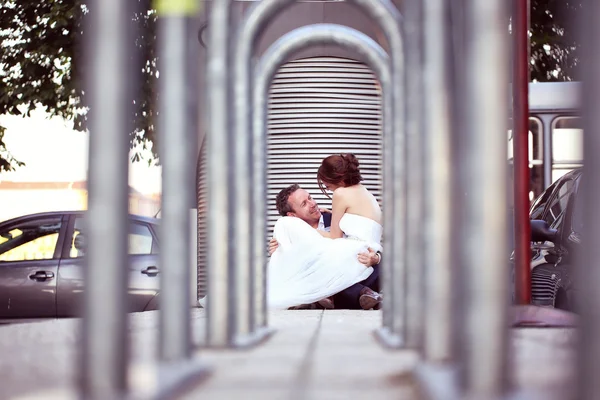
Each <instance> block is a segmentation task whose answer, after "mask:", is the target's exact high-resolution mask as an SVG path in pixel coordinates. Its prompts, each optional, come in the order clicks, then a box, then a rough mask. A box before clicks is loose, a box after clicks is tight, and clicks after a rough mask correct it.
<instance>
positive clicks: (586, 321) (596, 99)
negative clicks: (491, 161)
mask: <svg viewBox="0 0 600 400" xmlns="http://www.w3.org/2000/svg"><path fill="white" fill-rule="evenodd" d="M582 11H583V12H581V16H582V17H581V23H582V25H583V29H582V35H581V38H582V44H583V46H582V49H581V54H582V61H583V62H582V72H583V82H584V84H583V86H582V95H583V99H582V103H581V104H582V105H583V123H584V132H585V135H584V139H583V140H584V146H583V148H584V154H583V156H584V167H583V176H582V183H581V184H580V188H581V189H580V190H582V191H583V212H582V215H585V224H584V226H583V235H582V237H583V246H582V254H581V255H580V260H579V263H578V268H577V275H578V276H577V281H578V285H580V286H579V287H580V288H581V296H580V298H579V299H578V300H579V301H580V307H579V308H580V311H581V330H580V335H581V336H580V339H579V365H578V367H579V369H578V373H577V376H578V378H579V379H578V385H577V391H578V393H576V394H575V398H577V399H582V400H591V399H597V398H600V381H599V380H598V373H599V365H598V360H599V359H600V342H599V341H598V336H599V335H600V293H599V292H598V287H599V284H600V269H599V268H598V259H599V257H600V246H598V243H599V240H600V221H599V218H600V215H599V214H598V213H597V212H596V211H594V209H595V208H597V204H598V203H599V202H600V159H599V158H598V150H599V149H600V113H598V105H600V77H598V69H599V68H600V41H599V40H598V38H599V37H600V30H599V27H598V24H597V21H598V18H600V3H598V2H597V1H594V0H588V1H584V2H583V8H582ZM583 55H585V58H583Z"/></svg>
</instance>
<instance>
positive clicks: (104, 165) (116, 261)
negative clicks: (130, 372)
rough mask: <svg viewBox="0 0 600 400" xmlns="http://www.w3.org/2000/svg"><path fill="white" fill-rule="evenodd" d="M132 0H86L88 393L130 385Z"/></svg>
mask: <svg viewBox="0 0 600 400" xmlns="http://www.w3.org/2000/svg"><path fill="white" fill-rule="evenodd" d="M130 4H133V3H129V2H122V1H119V0H105V1H98V2H94V3H93V4H91V5H90V18H91V22H90V29H89V31H87V32H86V35H85V37H86V39H87V43H86V45H87V46H86V50H85V51H88V52H89V53H88V54H87V62H88V66H87V71H88V75H87V79H86V85H87V92H88V93H89V95H88V96H89V98H90V147H89V176H88V182H89V187H88V190H89V197H88V202H89V210H88V212H87V216H86V224H87V236H88V241H87V242H88V243H89V246H88V251H87V257H86V268H85V282H86V288H85V296H84V298H85V300H84V301H85V304H84V318H83V332H82V348H81V354H80V357H81V358H80V363H81V368H80V374H81V375H80V381H79V390H80V392H81V395H82V397H84V398H90V399H107V398H113V399H117V398H121V397H123V396H125V394H126V391H127V389H128V381H127V367H128V361H129V350H128V344H127V281H128V279H127V278H128V276H127V269H128V265H127V264H128V263H127V243H128V242H127V235H128V172H127V171H128V165H129V163H128V161H129V160H128V156H129V133H130V132H131V128H132V126H131V124H130V123H129V121H130V118H131V114H130V112H131V111H132V107H131V99H132V94H133V85H134V83H135V82H137V80H138V78H139V76H138V75H136V73H137V71H138V69H136V68H135V67H134V65H132V64H131V63H130V56H131V54H132V51H131V50H132V49H133V44H134V36H133V35H132V34H134V33H135V31H134V29H132V27H133V24H132V22H131V20H132V15H133V14H132V13H131V11H133V7H132V6H131V5H130Z"/></svg>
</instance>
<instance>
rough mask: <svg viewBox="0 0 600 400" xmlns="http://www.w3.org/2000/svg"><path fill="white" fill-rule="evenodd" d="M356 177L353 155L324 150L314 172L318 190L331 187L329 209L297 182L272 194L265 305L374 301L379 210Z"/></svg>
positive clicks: (374, 304)
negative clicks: (274, 196)
mask: <svg viewBox="0 0 600 400" xmlns="http://www.w3.org/2000/svg"><path fill="white" fill-rule="evenodd" d="M362 180H363V179H362V176H361V174H360V169H359V163H358V159H357V158H356V157H355V156H354V155H353V154H340V155H332V156H329V157H327V158H325V159H324V160H323V162H322V163H321V166H320V167H319V170H318V172H317V181H318V184H319V187H320V188H321V190H322V191H323V193H325V194H326V195H327V196H328V197H329V195H328V194H327V192H326V191H327V190H328V191H331V192H333V196H332V207H331V211H329V210H320V209H319V206H318V205H317V203H316V202H315V201H314V199H313V198H312V197H311V196H310V194H309V193H308V192H307V191H306V190H304V189H302V188H300V186H298V185H291V186H289V187H287V188H285V189H283V190H282V191H281V192H280V193H279V194H278V195H277V201H276V202H277V210H278V211H279V214H281V216H282V217H281V218H280V219H279V220H277V222H276V223H275V227H274V230H273V239H271V241H270V242H269V254H270V255H271V259H270V261H269V265H268V271H267V303H268V307H269V308H270V309H290V308H292V309H294V308H296V309H297V308H311V307H316V305H317V304H318V305H319V306H320V307H321V308H334V307H335V308H345V309H365V310H370V309H379V308H380V307H381V301H382V297H381V295H380V294H379V293H377V291H378V290H379V264H380V262H381V236H382V230H383V229H382V226H381V209H380V208H379V204H378V203H377V200H376V199H375V197H374V196H373V195H372V194H371V193H370V192H369V191H368V190H367V188H365V187H364V186H363V185H362V184H361V183H360V182H361V181H362ZM322 211H326V212H322ZM208 301H210V300H208ZM206 302H207V297H204V298H202V299H200V301H199V303H200V305H201V306H203V307H206Z"/></svg>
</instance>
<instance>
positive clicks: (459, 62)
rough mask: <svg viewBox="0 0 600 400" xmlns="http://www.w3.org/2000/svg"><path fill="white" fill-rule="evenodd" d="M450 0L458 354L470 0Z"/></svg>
mask: <svg viewBox="0 0 600 400" xmlns="http://www.w3.org/2000/svg"><path fill="white" fill-rule="evenodd" d="M449 1H450V27H451V31H452V35H451V50H450V54H451V60H452V62H451V63H450V65H449V67H450V71H451V77H452V79H451V80H450V86H451V90H450V93H451V96H452V98H451V103H450V107H451V111H452V115H453V116H454V117H453V118H452V141H451V163H452V168H453V171H454V173H453V174H452V175H451V177H450V179H451V199H450V204H451V208H452V213H451V220H452V223H451V226H452V230H453V232H454V233H453V235H452V236H451V237H450V243H451V246H450V252H451V256H450V257H451V259H450V263H451V265H452V268H453V271H452V276H451V280H452V287H453V288H454V290H452V293H451V298H450V302H451V305H452V314H453V319H452V348H453V349H454V354H455V355H459V354H460V353H461V352H462V349H461V346H462V344H463V341H462V338H461V335H462V330H463V314H464V313H463V310H462V304H463V302H464V299H463V297H464V293H463V290H464V287H465V285H466V280H465V278H464V273H465V269H464V268H463V259H462V252H461V243H462V239H463V237H464V236H465V235H466V231H465V226H464V225H465V224H464V219H465V218H464V215H463V214H464V207H463V202H464V198H465V195H466V193H467V190H468V187H469V183H468V182H464V180H463V179H462V176H461V173H460V163H461V160H462V157H463V150H462V147H463V146H462V141H463V140H464V136H465V135H464V134H463V132H464V126H465V118H464V114H465V113H466V109H465V103H464V99H465V94H464V92H465V84H464V81H465V79H466V77H465V40H466V39H465V27H464V20H465V3H466V1H467V0H449Z"/></svg>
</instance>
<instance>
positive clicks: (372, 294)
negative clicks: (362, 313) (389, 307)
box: [358, 287, 383, 310]
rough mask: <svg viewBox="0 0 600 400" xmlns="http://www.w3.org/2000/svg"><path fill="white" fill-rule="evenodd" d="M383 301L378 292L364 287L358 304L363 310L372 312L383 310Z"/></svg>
mask: <svg viewBox="0 0 600 400" xmlns="http://www.w3.org/2000/svg"><path fill="white" fill-rule="evenodd" d="M381 300H383V298H382V297H381V295H380V294H379V293H377V292H376V291H374V290H372V289H370V288H368V287H364V288H363V289H362V290H361V291H360V297H359V298H358V303H359V304H360V307H361V308H362V309H363V310H371V309H376V310H378V309H380V308H381Z"/></svg>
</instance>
